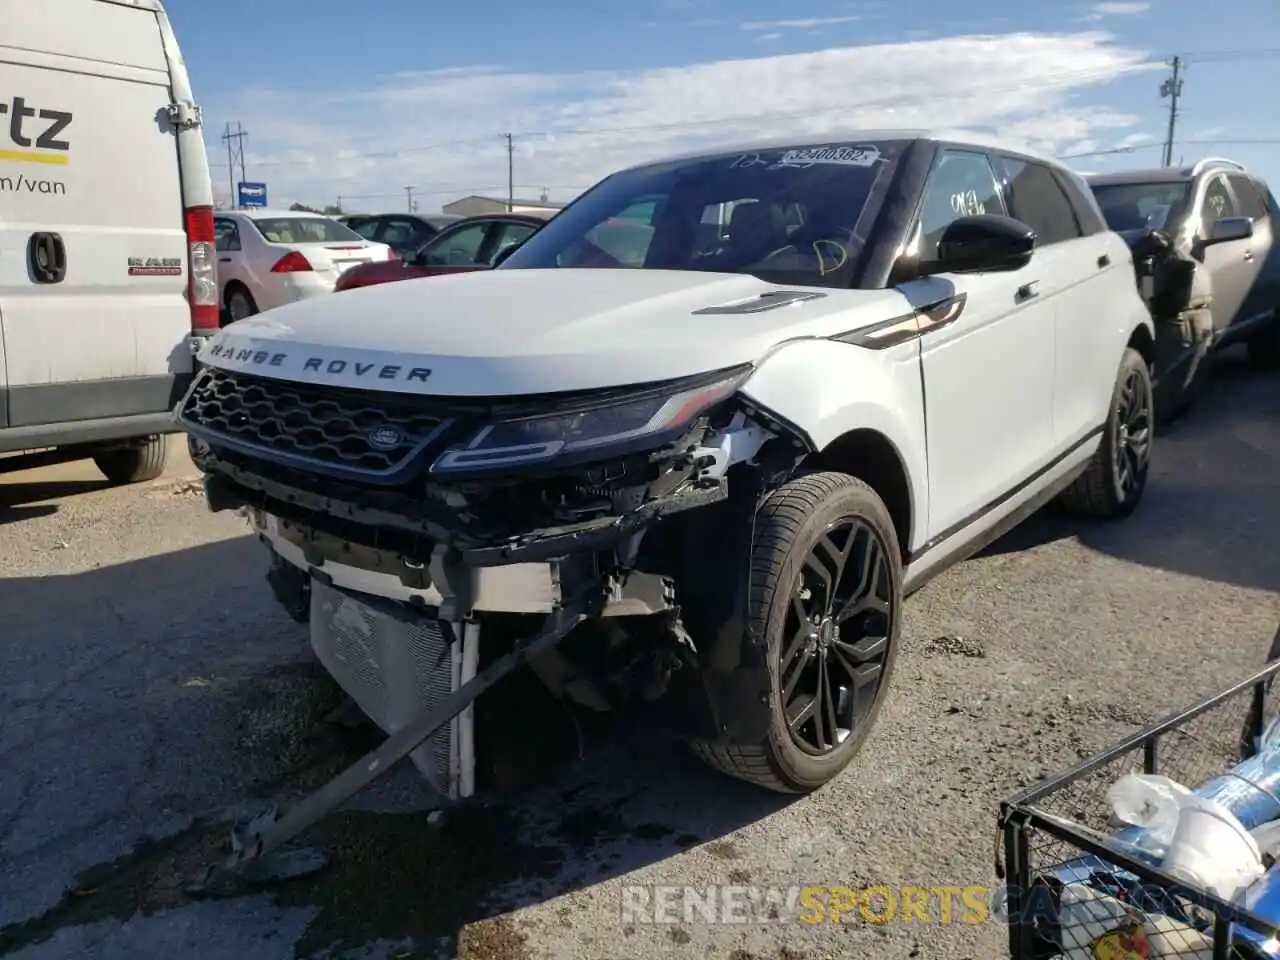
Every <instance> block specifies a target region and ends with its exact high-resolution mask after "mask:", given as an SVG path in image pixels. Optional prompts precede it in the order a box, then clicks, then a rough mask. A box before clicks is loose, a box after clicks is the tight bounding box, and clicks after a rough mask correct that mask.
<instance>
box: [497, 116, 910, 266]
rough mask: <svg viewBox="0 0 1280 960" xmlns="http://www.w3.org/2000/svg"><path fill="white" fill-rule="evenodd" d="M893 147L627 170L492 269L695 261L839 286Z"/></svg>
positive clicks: (824, 149) (887, 174)
mask: <svg viewBox="0 0 1280 960" xmlns="http://www.w3.org/2000/svg"><path fill="white" fill-rule="evenodd" d="M904 145H905V142H904V141H889V142H880V143H874V144H871V143H847V144H831V145H824V146H805V147H789V148H782V149H776V150H768V151H763V152H760V153H750V154H737V153H735V154H728V155H723V156H718V157H712V158H699V159H697V160H683V161H672V162H669V163H663V164H655V165H653V166H648V167H641V168H639V169H635V170H627V171H624V172H623V173H618V174H614V175H613V176H611V177H609V178H607V179H605V180H604V181H602V182H601V183H599V184H597V185H596V186H595V187H593V188H592V189H591V190H589V191H587V192H586V193H585V194H583V195H582V196H581V197H580V198H579V199H578V200H575V201H574V202H573V203H572V204H571V205H570V206H568V207H566V208H565V210H564V211H563V212H562V213H560V214H558V215H557V216H556V217H554V218H553V219H551V220H549V221H548V222H547V225H546V226H544V227H543V228H542V229H541V230H539V231H538V232H537V233H535V234H534V235H533V236H532V237H530V238H529V239H528V240H527V241H526V242H525V243H524V245H523V246H521V247H520V248H519V249H518V250H517V251H516V252H515V253H514V254H512V255H511V257H510V258H509V259H507V260H506V261H505V262H504V263H503V264H502V265H501V266H500V267H499V268H498V269H500V270H512V269H514V270H519V269H538V268H551V267H605V268H615V269H616V268H619V267H625V268H633V269H647V270H700V271H708V272H719V273H746V274H751V275H753V276H757V277H760V278H761V279H762V280H766V281H770V282H774V283H787V284H798V285H807V286H823V287H849V286H852V285H853V281H854V270H855V265H856V263H857V260H858V257H859V254H860V253H861V251H862V247H863V245H864V243H865V242H866V237H867V232H868V231H869V229H870V227H871V223H872V221H873V219H874V217H875V215H876V213H877V212H878V209H879V206H880V203H881V201H882V200H883V198H884V194H885V191H886V190H887V189H888V184H889V182H890V181H891V179H892V176H893V171H894V168H895V166H896V164H897V160H898V157H899V156H900V155H901V152H902V148H903V146H904Z"/></svg>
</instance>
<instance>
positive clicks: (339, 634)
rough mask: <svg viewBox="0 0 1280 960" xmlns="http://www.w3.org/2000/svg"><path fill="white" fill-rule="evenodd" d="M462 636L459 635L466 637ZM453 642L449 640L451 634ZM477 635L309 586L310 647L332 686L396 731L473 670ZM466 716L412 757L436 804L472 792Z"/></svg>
mask: <svg viewBox="0 0 1280 960" xmlns="http://www.w3.org/2000/svg"><path fill="white" fill-rule="evenodd" d="M464 633H465V636H464ZM453 634H456V635H457V637H458V639H457V640H455V641H454V642H452V643H451V642H450V638H451V635H453ZM477 634H478V630H477V629H476V628H474V627H472V628H471V629H468V630H465V631H464V629H463V625H462V624H457V625H455V628H454V630H453V631H451V630H450V629H449V626H448V625H446V624H444V623H442V622H441V621H439V620H434V619H431V618H429V617H426V616H423V615H422V614H421V613H419V612H417V611H415V610H412V609H410V608H409V607H407V606H405V605H404V604H399V603H394V602H391V601H386V600H383V599H381V598H378V597H372V596H368V595H365V594H353V593H348V592H345V591H341V590H337V589H334V588H333V587H331V586H326V585H325V584H323V583H321V582H320V581H319V580H315V579H313V580H312V582H311V646H312V648H313V649H314V650H315V652H316V656H317V657H319V658H320V662H321V663H323V664H324V666H325V669H327V670H328V671H329V673H330V674H332V675H333V678H334V679H335V680H336V681H337V682H338V685H339V686H341V687H342V689H343V690H345V691H346V692H347V694H348V695H350V697H351V698H352V699H353V700H354V701H355V702H356V703H357V704H358V705H359V706H360V709H361V710H363V711H364V712H365V713H366V714H367V715H368V716H369V718H370V719H371V720H373V721H374V723H376V724H377V725H378V726H379V727H381V728H382V729H383V730H385V731H386V732H387V733H395V732H397V731H398V730H400V729H401V728H402V727H403V726H405V725H406V724H407V723H408V722H409V721H410V720H412V719H413V718H414V717H416V716H418V715H419V714H421V713H422V712H423V711H424V710H427V709H429V708H430V707H432V706H434V705H435V704H437V703H439V702H440V701H441V700H443V699H444V698H445V697H447V696H448V695H449V694H450V693H452V692H453V691H454V690H456V689H458V687H459V686H460V685H461V684H462V683H463V682H465V680H467V679H470V676H472V675H474V672H475V656H476V645H477V641H478V635H477ZM471 718H472V711H471V710H469V709H468V710H466V711H464V712H463V713H462V714H461V715H459V716H458V717H455V718H454V719H453V721H452V722H451V723H449V724H448V725H447V726H445V727H444V728H443V729H441V730H440V731H438V732H437V733H436V734H435V735H434V736H432V737H431V738H430V739H428V740H426V741H425V742H424V743H423V744H422V745H421V746H419V747H418V749H417V750H415V751H414V752H413V753H412V754H410V759H411V760H412V761H413V764H414V766H416V767H417V768H418V770H419V772H421V773H422V775H423V776H424V777H425V778H426V780H427V782H428V783H429V784H430V786H431V787H432V788H433V789H434V790H435V791H436V792H437V793H438V794H439V799H441V800H446V799H447V800H457V799H461V798H464V797H467V796H469V795H470V794H471V793H472V791H473V789H474V786H473V785H474V756H473V751H472V747H471V745H472V743H473V739H472V729H471V724H472V719H471Z"/></svg>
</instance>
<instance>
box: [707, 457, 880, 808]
mask: <svg viewBox="0 0 1280 960" xmlns="http://www.w3.org/2000/svg"><path fill="white" fill-rule="evenodd" d="M749 593H750V600H749V604H750V606H749V610H748V621H747V629H748V630H749V631H750V632H751V633H752V634H753V635H755V636H759V637H763V638H764V639H765V642H766V644H767V650H768V652H767V656H768V662H769V676H770V681H769V687H770V690H769V698H770V714H771V718H770V730H769V734H768V736H767V737H766V739H765V741H764V742H763V743H761V744H758V745H746V746H742V745H732V746H726V745H722V744H717V743H714V742H706V741H699V742H697V743H694V744H693V747H694V751H695V752H696V753H697V754H698V755H699V756H700V757H701V758H702V759H703V760H704V761H706V762H707V763H709V764H710V765H711V766H713V767H715V768H716V769H718V770H720V771H721V772H723V773H727V774H729V775H730V776H733V777H737V778H738V779H740V780H747V781H749V782H751V783H755V784H758V785H759V786H762V787H766V788H768V789H770V790H774V791H776V792H779V793H809V792H811V791H813V790H816V789H817V788H818V787H821V786H822V785H823V784H825V783H827V782H828V781H830V780H831V779H833V778H834V777H835V776H836V775H837V774H839V773H840V772H841V771H842V770H844V769H845V767H847V766H848V765H849V763H850V761H851V760H852V759H853V758H854V756H855V755H856V754H857V753H858V751H859V749H860V748H861V747H862V744H863V742H864V741H865V740H866V738H867V735H868V734H869V733H870V731H871V728H872V726H873V725H874V723H875V720H876V716H877V714H878V713H879V712H880V708H881V706H883V703H884V698H885V693H886V691H887V690H888V687H889V680H890V677H891V675H892V673H893V663H894V658H895V657H896V655H897V650H898V633H899V629H900V627H901V623H902V554H901V552H900V550H899V547H898V538H897V535H896V533H895V532H894V526H893V521H892V519H891V518H890V516H889V511H888V510H887V509H886V508H885V505H884V503H883V501H881V499H880V498H879V497H878V496H877V495H876V493H875V491H874V490H872V489H871V488H870V487H869V486H867V485H866V484H865V483H863V482H862V481H861V480H857V479H855V478H853V477H850V476H848V475H846V474H843V473H812V474H808V475H805V476H801V477H799V478H797V479H795V480H792V481H790V482H788V483H785V484H783V485H782V486H781V487H779V488H778V489H777V490H775V491H774V492H773V493H772V494H771V495H770V496H769V498H768V500H766V501H765V503H764V505H763V506H762V507H761V509H760V511H759V513H758V514H757V515H756V537H755V542H754V545H753V547H752V552H751V581H750V584H749Z"/></svg>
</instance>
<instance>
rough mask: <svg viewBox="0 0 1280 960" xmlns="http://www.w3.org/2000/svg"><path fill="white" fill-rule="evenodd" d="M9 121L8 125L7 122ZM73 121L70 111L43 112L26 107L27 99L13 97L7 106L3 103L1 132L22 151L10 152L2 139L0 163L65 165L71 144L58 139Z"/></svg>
mask: <svg viewBox="0 0 1280 960" xmlns="http://www.w3.org/2000/svg"><path fill="white" fill-rule="evenodd" d="M6 118H7V119H8V123H7V124H6V123H5V122H4V121H5V119H6ZM73 119H74V116H73V115H72V114H71V112H70V111H69V110H42V109H39V108H37V107H30V106H27V101H26V99H25V98H24V97H14V98H13V99H12V100H11V101H9V102H8V103H0V131H3V132H6V133H7V134H8V140H9V143H11V144H12V145H13V147H17V148H19V149H11V148H10V147H9V143H6V142H5V138H4V137H3V136H0V160H12V161H16V162H18V163H48V164H54V165H57V166H61V165H63V164H65V163H66V162H67V155H68V151H70V149H71V144H70V142H69V141H67V140H62V139H59V135H60V134H61V133H62V132H63V131H64V130H66V129H67V127H69V126H71V121H72V120H73ZM42 123H43V126H41V124H42ZM6 127H7V128H8V129H7V131H6V130H5V128H6Z"/></svg>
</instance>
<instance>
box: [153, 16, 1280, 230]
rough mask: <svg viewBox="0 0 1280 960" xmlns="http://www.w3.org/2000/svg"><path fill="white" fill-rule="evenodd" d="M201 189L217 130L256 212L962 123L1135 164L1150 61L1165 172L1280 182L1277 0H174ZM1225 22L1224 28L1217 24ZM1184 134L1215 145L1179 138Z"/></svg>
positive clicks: (423, 194) (1150, 126)
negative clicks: (1187, 169) (190, 91)
mask: <svg viewBox="0 0 1280 960" xmlns="http://www.w3.org/2000/svg"><path fill="white" fill-rule="evenodd" d="M168 8H169V15H170V18H171V19H172V21H173V24H174V27H175V30H176V31H177V34H178V39H179V42H180V43H181V45H182V48H183V51H184V54H185V56H186V59H187V65H188V69H189V70H190V72H191V75H192V82H193V84H194V85H195V89H196V94H197V97H198V99H199V100H200V101H201V102H202V104H203V106H204V109H205V118H206V124H207V125H208V127H209V130H210V136H209V140H210V148H211V156H212V160H213V162H214V163H215V164H218V165H217V166H215V167H214V170H213V173H214V182H215V189H217V190H219V191H220V192H222V193H223V194H225V193H226V191H227V189H228V188H227V182H228V177H227V167H226V150H225V146H224V144H222V143H221V142H220V141H219V140H218V134H219V133H221V131H222V129H223V126H224V124H225V123H227V122H228V121H230V122H233V123H234V122H236V121H239V122H241V123H242V124H243V129H244V130H245V131H246V132H247V133H248V137H247V138H246V140H245V157H246V166H247V174H248V178H249V179H251V180H264V181H266V182H267V183H268V185H269V188H270V191H271V201H272V204H273V205H276V204H284V203H288V202H291V201H293V200H302V201H304V202H308V203H315V204H320V203H333V202H334V201H335V200H336V199H337V198H339V197H342V198H343V203H344V205H345V206H346V207H347V208H348V209H364V210H371V209H379V210H380V209H388V210H392V209H403V208H404V206H405V191H404V189H403V188H404V186H406V185H412V186H414V187H415V191H416V194H417V196H418V198H419V207H420V209H421V210H424V211H427V210H435V209H438V208H439V205H440V204H441V203H443V202H447V201H448V200H450V199H453V198H455V197H457V196H461V195H464V194H467V193H485V192H489V193H494V192H497V193H499V194H503V193H505V189H506V179H507V154H506V141H505V138H504V136H503V134H504V133H506V132H512V133H514V134H515V135H516V136H515V138H514V141H513V142H514V146H515V158H514V163H515V181H516V184H517V193H519V194H521V195H525V196H535V197H536V196H537V195H538V194H539V193H541V192H544V191H545V192H546V193H547V194H548V195H549V196H550V197H551V198H553V199H568V198H569V197H572V196H573V195H574V194H575V193H577V192H579V191H580V190H581V189H583V188H585V187H587V186H589V185H590V184H591V183H593V182H595V180H597V179H598V178H599V177H601V176H603V175H604V174H606V173H608V172H609V171H610V170H611V169H614V168H616V167H618V166H621V165H624V164H627V163H631V162H635V161H638V160H643V159H648V158H651V157H658V156H662V155H663V154H665V153H671V152H676V151H679V150H683V149H686V148H690V147H700V146H703V145H706V144H708V143H715V142H717V141H722V142H730V143H732V142H739V141H743V140H750V139H753V138H756V137H760V136H770V137H772V136H790V135H792V134H794V135H796V136H797V137H815V136H818V137H820V136H822V135H824V134H828V133H832V132H834V131H837V130H839V129H841V128H844V129H851V128H856V127H859V126H861V127H867V126H873V127H884V126H917V125H923V126H964V127H970V128H975V129H981V130H984V131H993V132H996V133H1001V134H1004V135H1008V136H1011V137H1015V138H1018V139H1021V140H1024V141H1027V142H1030V143H1032V144H1033V145H1035V146H1037V147H1040V148H1041V149H1046V150H1050V151H1052V152H1055V153H1057V154H1059V155H1071V154H1079V153H1092V152H1094V151H1099V150H1108V149H1115V148H1118V147H1127V146H1132V147H1134V148H1135V149H1134V150H1133V152H1131V153H1125V154H1120V155H1110V156H1105V155H1104V156H1097V157H1082V158H1079V159H1076V160H1073V161H1072V162H1073V163H1074V164H1075V165H1076V166H1077V168H1079V169H1082V170H1110V169H1121V168H1123V167H1126V166H1144V165H1156V164H1158V163H1159V160H1160V150H1159V149H1158V148H1155V147H1151V146H1149V145H1150V144H1153V143H1156V142H1158V141H1161V140H1163V137H1164V133H1165V124H1166V122H1167V106H1168V102H1167V101H1164V100H1161V98H1160V96H1159V92H1158V90H1159V86H1160V81H1161V79H1162V77H1163V75H1164V74H1165V73H1166V72H1167V69H1166V68H1164V67H1162V66H1161V65H1160V64H1159V61H1160V60H1161V59H1163V58H1165V57H1168V56H1171V55H1173V54H1175V53H1180V54H1186V55H1187V60H1188V68H1187V72H1186V79H1185V84H1184V88H1183V93H1184V97H1183V107H1184V110H1183V114H1182V117H1181V119H1180V121H1179V126H1178V139H1179V140H1180V141H1184V142H1180V143H1178V144H1177V145H1176V146H1175V150H1174V157H1175V160H1177V159H1178V158H1179V157H1185V158H1186V159H1187V160H1188V161H1189V160H1191V159H1193V158H1195V157H1197V156H1202V155H1205V154H1213V155H1226V156H1229V157H1233V158H1236V159H1239V160H1241V161H1243V162H1245V163H1246V164H1248V165H1250V166H1251V167H1253V168H1254V169H1255V170H1257V171H1258V172H1259V173H1260V174H1262V175H1263V176H1265V177H1267V178H1268V179H1269V180H1271V181H1273V182H1275V183H1276V184H1277V185H1278V186H1280V144H1276V145H1271V144H1248V143H1232V142H1227V141H1241V140H1268V139H1276V140H1280V101H1278V100H1277V99H1276V97H1275V96H1274V94H1273V93H1272V91H1275V90H1277V89H1280V6H1278V5H1277V4H1276V2H1275V0H1225V2H1220V3H1216V4H1212V3H1205V2H1203V0H1150V2H1140V0H1129V2H1120V0H1116V2H1109V3H1106V2H1102V3H1087V2H1082V3H1071V2H1068V3H1061V4H1042V5H1035V6H1032V5H1029V4H1021V3H1015V2H1014V0H989V2H984V3H981V4H975V3H973V2H965V0H893V2H889V0H814V2H811V3H809V4H806V5H797V4H795V3H783V2H781V0H732V2H730V0H628V2H627V3H616V4H607V3H601V2H598V0H597V2H590V3H589V2H586V0H543V2H541V3H528V2H514V0H491V2H489V3H487V4H482V3H476V4H434V3H428V2H426V0H381V2H379V3H377V4H368V5H364V6H363V7H362V6H360V5H352V4H351V3H350V2H343V3H338V2H337V0H255V2H248V0H219V2H218V3H196V2H192V0H170V2H169V4H168ZM1226 10H1229V11H1230V13H1229V14H1228V13H1225V12H1224V11H1226ZM1194 141H1211V142H1203V143H1198V142H1194Z"/></svg>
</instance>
